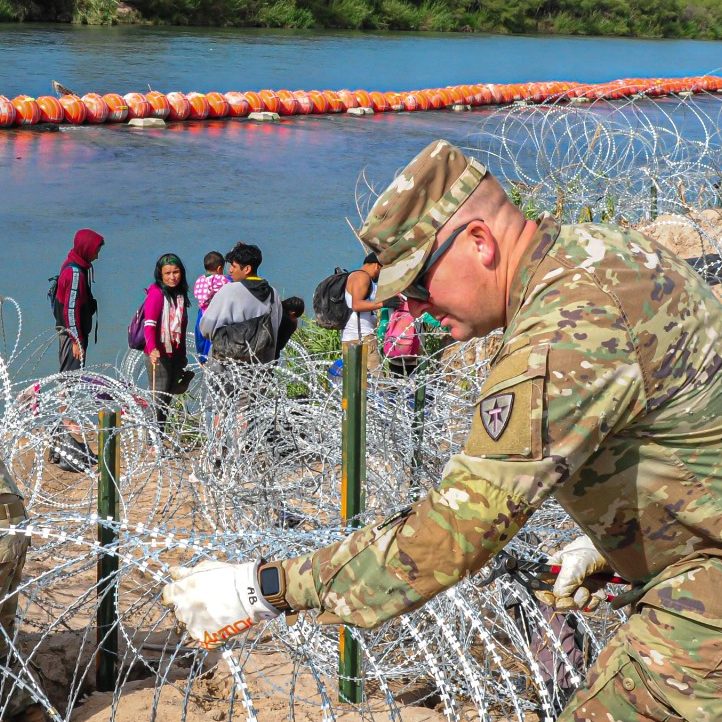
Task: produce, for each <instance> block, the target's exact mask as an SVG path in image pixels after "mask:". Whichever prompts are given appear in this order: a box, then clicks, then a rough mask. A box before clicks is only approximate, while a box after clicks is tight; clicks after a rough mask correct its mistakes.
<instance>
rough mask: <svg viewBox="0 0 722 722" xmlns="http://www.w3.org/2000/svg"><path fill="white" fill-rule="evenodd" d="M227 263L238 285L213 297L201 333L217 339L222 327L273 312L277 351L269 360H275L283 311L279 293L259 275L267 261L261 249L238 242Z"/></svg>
mask: <svg viewBox="0 0 722 722" xmlns="http://www.w3.org/2000/svg"><path fill="white" fill-rule="evenodd" d="M226 261H227V262H228V263H229V264H230V270H229V272H230V276H231V278H232V279H233V281H234V282H233V283H227V284H226V285H225V286H223V287H222V288H221V289H220V290H219V291H218V292H217V293H216V295H215V296H213V299H212V300H211V302H210V304H209V306H208V308H207V309H206V312H205V313H204V314H203V318H202V319H201V322H200V331H201V333H202V334H203V336H205V338H208V339H211V340H213V335H214V334H215V332H216V331H217V330H218V329H219V328H222V327H224V326H230V325H231V324H237V323H241V322H243V321H249V320H250V319H253V318H257V317H259V316H263V315H265V314H267V313H269V311H270V314H271V325H272V327H273V340H274V348H273V349H272V352H271V353H270V354H269V359H268V360H273V358H274V357H275V344H276V341H277V339H278V327H279V325H280V323H281V313H282V308H281V299H280V297H279V295H278V292H277V291H276V290H275V289H274V288H272V287H271V285H270V284H269V283H268V281H266V279H265V278H261V277H260V276H259V275H258V267H259V266H260V265H261V262H262V261H263V254H262V253H261V249H260V248H259V247H258V246H254V245H249V244H246V243H237V244H236V245H235V246H234V247H233V249H232V250H231V251H230V252H229V253H228V254H227V255H226ZM260 360H261V361H264V360H266V359H260Z"/></svg>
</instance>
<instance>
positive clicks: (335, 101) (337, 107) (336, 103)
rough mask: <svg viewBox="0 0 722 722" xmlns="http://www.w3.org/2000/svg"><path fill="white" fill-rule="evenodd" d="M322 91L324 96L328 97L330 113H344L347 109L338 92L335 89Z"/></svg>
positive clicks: (327, 102)
mask: <svg viewBox="0 0 722 722" xmlns="http://www.w3.org/2000/svg"><path fill="white" fill-rule="evenodd" d="M322 93H323V97H324V98H326V105H327V106H328V110H327V112H328V113H342V112H343V111H344V110H346V108H345V106H344V104H343V102H342V101H341V98H339V97H338V93H337V92H336V91H335V90H323V91H322Z"/></svg>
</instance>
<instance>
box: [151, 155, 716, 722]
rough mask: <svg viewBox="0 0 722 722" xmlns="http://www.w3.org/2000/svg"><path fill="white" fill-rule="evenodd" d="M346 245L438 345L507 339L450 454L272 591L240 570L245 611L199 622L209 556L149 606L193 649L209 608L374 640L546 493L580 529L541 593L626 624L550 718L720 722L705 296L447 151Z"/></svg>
mask: <svg viewBox="0 0 722 722" xmlns="http://www.w3.org/2000/svg"><path fill="white" fill-rule="evenodd" d="M360 237H361V239H362V240H363V241H364V243H366V244H367V245H368V246H369V247H370V248H372V249H373V250H375V251H376V252H377V254H378V256H379V259H380V260H381V262H382V264H383V265H384V268H383V270H382V273H381V277H380V279H379V288H378V297H379V298H380V299H383V298H389V297H391V296H393V295H395V294H396V293H399V292H404V293H405V294H406V295H407V296H408V297H409V303H410V306H411V310H412V313H414V314H415V315H419V314H421V313H423V312H425V311H429V312H430V313H431V314H432V315H434V316H435V317H436V318H437V319H439V320H440V321H441V323H442V324H444V325H447V326H450V327H451V334H452V336H454V338H456V339H458V340H464V339H468V338H471V337H474V336H483V335H485V334H486V333H488V332H489V331H491V330H492V329H494V328H496V327H499V326H502V327H503V328H504V329H505V333H504V336H503V341H502V345H501V348H500V349H499V351H498V352H497V354H496V356H495V357H494V359H493V361H492V363H491V370H490V373H489V376H488V378H487V379H486V381H485V384H484V386H483V389H482V394H481V399H480V401H479V404H478V406H477V407H476V410H475V412H474V416H473V422H472V426H471V431H470V434H469V437H468V440H467V442H466V446H465V448H464V451H463V452H462V453H459V454H456V455H455V456H453V457H452V458H451V460H450V461H449V462H448V464H447V466H446V468H445V470H444V473H443V477H442V479H441V483H440V485H439V487H438V488H437V489H434V490H433V491H431V492H430V493H429V495H428V496H427V497H426V498H425V499H423V500H422V501H419V502H417V503H416V504H414V505H413V506H412V507H410V508H409V509H407V510H405V511H404V512H402V513H400V514H397V515H394V516H392V517H391V518H389V519H387V520H386V521H383V522H381V523H377V524H374V525H373V526H369V527H366V528H364V529H361V530H358V531H356V532H354V533H353V534H351V535H350V536H348V537H347V538H345V539H344V540H343V541H341V542H338V543H336V544H333V545H331V546H329V547H326V548H324V549H321V550H319V551H316V552H313V553H309V554H307V555H305V556H302V557H300V558H295V559H290V560H286V561H283V562H275V563H272V564H271V565H266V566H265V567H261V569H267V568H269V567H270V568H275V569H276V570H277V572H278V577H279V578H280V583H279V586H280V588H281V592H280V593H275V594H274V591H275V590H271V592H270V593H269V592H267V591H266V590H265V589H264V587H263V584H261V585H260V586H259V585H258V584H257V581H258V574H259V572H258V564H257V563H256V565H255V566H254V565H252V564H251V565H250V567H251V571H250V572H248V575H247V577H244V579H246V580H251V583H252V584H255V586H254V587H253V588H250V587H249V590H248V591H249V593H250V592H254V594H253V595H251V597H250V601H249V596H248V594H245V593H244V592H243V591H242V587H243V585H242V583H241V582H240V581H239V580H240V577H239V576H237V577H236V584H235V587H234V590H235V595H234V599H233V605H231V607H229V609H224V610H220V611H219V610H216V612H218V613H217V614H215V616H214V615H213V614H210V615H209V616H205V617H203V616H202V615H201V616H198V615H200V614H201V613H200V612H198V601H199V599H205V600H208V596H209V595H210V593H211V592H210V590H209V589H208V587H207V586H206V582H207V581H209V580H216V581H217V582H218V587H217V589H218V590H219V591H220V589H221V587H222V584H221V580H222V579H225V580H227V579H229V578H230V576H231V575H238V574H240V572H239V570H240V569H242V568H246V567H247V566H248V565H220V567H218V566H217V565H218V563H216V562H211V563H210V564H211V565H216V566H214V567H213V568H210V567H209V568H208V569H207V570H206V574H202V573H201V572H200V571H197V572H195V573H194V571H193V570H187V569H184V570H177V571H176V572H175V573H174V574H175V576H176V577H177V578H179V579H180V578H181V577H183V579H182V580H181V581H177V582H175V583H174V584H171V585H169V586H168V587H167V588H166V590H165V593H164V598H165V601H166V602H167V603H169V604H171V605H173V606H174V607H175V609H176V614H177V615H178V617H179V619H181V621H183V622H185V623H186V624H187V625H188V629H189V632H190V633H191V634H192V635H194V636H196V637H197V638H199V639H203V634H200V633H199V630H202V629H203V628H204V625H205V631H206V632H207V631H208V628H209V626H212V625H214V624H220V623H222V622H224V621H225V620H226V619H227V617H224V616H223V614H225V613H227V614H230V615H231V617H232V616H233V615H235V616H236V618H240V617H243V618H244V619H245V620H246V621H247V623H248V624H249V625H250V624H252V623H254V622H256V621H258V620H259V619H264V618H267V617H268V615H269V610H268V609H267V608H263V609H261V608H259V607H258V606H257V605H256V604H254V603H255V602H256V595H258V596H259V597H261V602H263V601H264V599H263V597H265V601H270V602H271V603H272V605H273V606H274V608H275V609H278V610H286V609H289V608H290V609H293V610H302V609H321V610H323V611H324V614H323V615H322V620H329V621H342V622H345V623H349V624H353V625H357V626H361V627H374V626H376V625H378V624H380V623H381V622H382V621H384V620H386V619H389V618H390V617H393V616H396V615H399V614H402V613H404V612H407V611H409V610H412V609H416V608H417V607H419V606H421V605H422V604H424V602H426V601H427V600H428V599H431V598H432V597H433V596H434V595H436V594H438V593H439V592H441V591H443V590H444V589H447V588H448V587H450V586H452V585H453V584H455V583H456V582H458V581H459V580H460V579H462V578H463V577H465V576H467V575H469V574H473V573H474V572H476V571H477V570H478V569H479V568H480V567H482V566H483V565H484V564H486V563H487V562H488V561H489V560H490V559H491V557H493V555H494V554H495V553H496V552H498V551H499V550H500V549H502V548H503V547H504V546H505V545H506V544H507V542H508V541H509V540H510V539H511V538H512V537H513V536H514V534H516V533H517V532H518V531H519V529H521V527H522V526H523V525H524V524H525V523H526V521H527V520H528V519H529V518H530V517H531V515H532V514H533V513H534V511H535V510H536V509H537V508H539V506H540V505H541V504H542V503H543V501H544V500H545V499H546V498H547V497H549V496H550V495H552V494H553V495H555V497H556V498H557V500H558V501H559V502H560V503H561V504H562V506H563V507H564V508H565V509H566V510H567V511H568V512H569V514H570V515H571V516H572V517H573V518H574V520H575V521H576V522H577V523H578V524H579V526H580V527H581V528H582V529H583V530H584V531H585V532H586V534H587V536H586V537H582V538H580V539H579V540H575V542H573V543H572V544H571V545H569V547H568V548H567V549H566V550H562V554H561V559H562V562H563V568H562V574H561V575H560V579H562V578H563V580H564V581H563V583H561V584H560V583H559V582H558V583H557V584H556V585H555V590H554V593H553V594H552V595H551V597H552V598H551V599H546V600H545V601H553V602H556V603H558V605H559V606H561V607H565V608H571V607H574V606H575V604H576V605H579V606H583V605H585V604H587V603H588V601H589V599H590V596H589V591H587V589H586V588H585V587H584V584H583V581H584V577H585V575H586V576H588V575H591V574H592V573H594V572H596V571H599V570H600V569H602V568H604V567H606V566H608V565H610V566H611V567H613V568H614V569H615V570H617V572H618V573H620V574H621V575H622V576H623V577H624V578H625V579H627V580H629V582H630V584H631V585H632V587H631V591H630V592H629V593H628V594H626V595H624V598H623V599H621V600H620V603H621V604H627V603H631V604H633V611H634V613H633V614H632V615H631V617H630V619H629V622H628V623H627V624H625V625H624V626H623V627H622V628H621V629H620V630H619V632H618V633H617V635H616V636H615V637H614V638H613V639H612V640H611V642H610V643H609V645H608V646H607V648H606V649H605V650H604V652H603V653H602V655H601V656H600V658H599V660H598V661H597V663H596V664H595V665H594V667H593V668H592V669H591V670H590V673H589V675H588V679H587V681H586V683H585V685H584V687H583V688H582V689H580V690H578V691H577V693H576V694H575V695H574V696H573V697H572V699H571V701H570V703H569V705H568V706H567V708H566V710H565V712H564V713H563V714H562V716H561V718H560V719H562V720H564V721H565V722H568V721H569V720H589V721H594V722H602V721H603V722H607V721H608V720H609V721H616V720H621V721H624V722H626V721H627V720H656V721H659V722H661V721H662V720H677V719H685V720H694V721H695V722H697V721H699V722H702V721H703V720H704V721H710V722H711V721H712V720H720V719H722V594H720V590H722V454H721V451H722V373H720V367H722V355H721V354H720V337H721V336H722V306H721V305H720V303H719V301H718V300H717V299H716V298H715V297H714V296H713V295H712V293H711V291H710V290H709V288H708V287H706V286H705V285H704V284H703V283H702V281H701V280H700V278H699V277H698V276H697V275H696V274H695V272H694V271H693V270H691V269H690V268H689V267H688V266H687V264H685V263H684V262H683V261H682V260H680V259H679V258H677V257H676V256H674V255H673V254H672V253H670V252H669V251H667V250H665V249H664V248H663V247H661V246H660V245H658V244H657V243H655V242H653V241H651V240H649V239H648V238H646V237H645V236H643V235H641V234H640V233H637V232H635V231H632V230H628V229H621V228H617V227H615V226H610V225H601V224H593V223H586V224H578V225H564V226H560V224H559V223H558V222H557V221H555V220H554V219H553V218H552V217H551V216H542V217H541V218H540V219H539V221H538V222H532V221H527V220H526V219H525V218H524V216H523V215H522V214H521V213H520V211H519V210H518V209H517V208H516V207H515V206H514V205H513V204H512V203H511V202H510V200H509V199H508V197H507V196H506V194H505V193H504V191H503V189H502V188H501V186H500V185H499V183H498V182H497V181H496V180H495V179H494V178H493V176H491V174H489V173H487V171H486V169H485V168H484V167H483V166H482V165H480V164H479V163H477V162H476V161H475V160H473V159H468V158H466V157H465V156H464V154H463V153H462V152H461V151H460V150H459V149H458V148H455V147H454V146H452V145H451V144H449V143H447V142H445V141H436V142H434V143H432V144H430V145H429V146H428V147H427V148H425V149H424V150H423V151H422V152H421V153H420V154H419V155H418V156H417V157H416V158H415V159H414V160H413V161H412V162H411V163H410V164H409V165H408V166H407V167H406V168H405V169H404V170H403V171H402V172H401V173H400V174H399V175H398V177H397V178H396V180H395V181H394V182H393V183H392V184H391V185H390V186H389V188H388V189H387V190H386V191H385V192H384V193H383V194H382V195H381V196H380V197H379V198H378V200H377V202H376V203H375V205H374V207H373V208H372V209H371V211H370V213H369V215H368V217H367V219H366V221H365V223H364V225H363V227H362V229H361V231H360ZM206 564H209V563H206ZM260 574H261V575H262V574H263V571H261V572H260ZM224 583H225V582H224ZM228 594H229V595H232V594H233V593H232V592H230V591H229V592H228ZM203 595H206V596H205V597H204V596H203ZM226 598H227V599H230V596H228V597H226ZM208 604H209V605H210V601H208ZM194 605H195V606H194ZM272 614H273V612H271V615H272ZM220 631H221V632H223V630H220ZM231 631H232V630H230V629H226V633H221V634H220V635H216V636H215V637H214V636H213V635H211V636H210V637H209V636H207V635H206V637H205V639H206V642H209V645H208V646H212V645H213V644H215V643H217V642H218V641H221V640H222V639H223V638H225V636H227V634H230V632H231ZM234 633H235V632H234Z"/></svg>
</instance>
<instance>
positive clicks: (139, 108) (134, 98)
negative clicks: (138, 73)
mask: <svg viewBox="0 0 722 722" xmlns="http://www.w3.org/2000/svg"><path fill="white" fill-rule="evenodd" d="M123 98H124V99H125V102H126V103H127V104H128V118H129V119H131V118H148V117H150V116H151V115H152V113H153V108H151V105H150V103H149V102H148V101H147V100H146V99H145V95H143V93H126V94H125V95H124V96H123Z"/></svg>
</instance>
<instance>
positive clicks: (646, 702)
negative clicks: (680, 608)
mask: <svg viewBox="0 0 722 722" xmlns="http://www.w3.org/2000/svg"><path fill="white" fill-rule="evenodd" d="M708 621H709V622H710V623H709V624H705V623H703V622H701V621H697V620H693V619H690V618H689V617H684V616H680V615H678V614H673V613H671V612H669V611H667V610H662V609H659V608H655V607H649V606H644V607H642V608H641V611H640V612H638V613H636V614H633V615H632V616H631V617H630V619H629V621H628V622H627V623H626V624H625V625H624V626H623V627H621V628H620V630H619V631H618V632H617V634H616V635H615V636H614V637H613V638H612V640H611V641H610V642H609V644H608V645H607V647H606V648H605V649H604V650H603V651H602V653H601V654H600V655H599V658H598V659H597V661H596V662H595V663H594V665H593V667H592V668H591V669H590V671H589V674H588V675H587V679H586V681H585V683H584V684H583V686H582V687H580V688H579V689H578V690H577V692H576V693H575V694H574V696H573V697H572V699H571V700H570V702H569V704H568V705H567V707H566V709H565V710H564V712H563V713H562V715H561V716H560V717H559V719H558V722H572V721H574V722H631V721H632V720H634V721H635V722H636V721H640V722H676V721H677V720H686V721H687V722H714V720H722V619H716V620H715V619H710V620H708Z"/></svg>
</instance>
